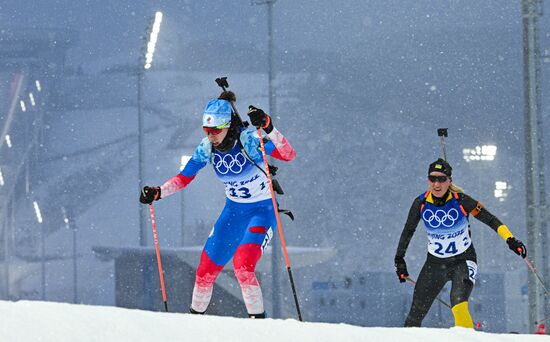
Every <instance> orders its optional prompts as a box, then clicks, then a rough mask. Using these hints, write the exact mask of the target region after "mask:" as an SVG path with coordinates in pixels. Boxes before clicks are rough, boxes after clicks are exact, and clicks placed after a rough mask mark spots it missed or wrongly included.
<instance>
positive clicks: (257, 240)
mask: <svg viewBox="0 0 550 342" xmlns="http://www.w3.org/2000/svg"><path fill="white" fill-rule="evenodd" d="M235 100H236V98H235V94H234V93H233V92H230V91H225V92H223V93H222V94H221V95H220V97H219V98H217V99H212V100H210V101H209V102H208V104H207V105H206V108H205V109H204V114H203V117H202V126H203V130H204V133H205V134H206V137H205V138H204V139H203V140H202V141H201V143H200V144H199V145H198V146H197V148H196V149H195V151H194V153H193V156H192V157H191V159H190V160H189V162H188V163H187V164H186V165H185V167H184V169H183V170H182V171H181V172H180V173H179V174H178V175H176V176H175V177H173V178H171V179H169V180H168V181H167V182H166V183H164V184H163V185H162V186H160V187H158V186H153V187H150V186H146V187H144V188H143V191H142V194H141V196H140V201H141V202H142V203H152V202H153V201H154V200H159V199H160V198H166V197H168V196H170V195H172V194H174V193H175V192H177V191H179V190H181V189H183V188H185V187H186V186H187V185H188V184H189V183H190V182H191V181H192V180H193V179H194V178H195V176H196V175H197V173H198V172H199V170H200V169H202V168H203V167H205V166H206V165H207V164H211V165H212V166H213V168H214V171H215V173H216V175H217V177H218V178H219V179H220V180H221V181H222V182H223V183H224V184H225V193H226V196H227V198H226V202H225V207H224V208H223V210H222V212H221V214H220V216H219V218H218V220H217V221H216V223H215V224H214V227H213V229H212V231H211V232H210V235H209V236H208V239H207V240H206V244H205V246H204V249H203V251H202V255H201V258H200V263H199V266H198V268H197V272H196V278H195V287H194V289H193V298H192V301H191V307H190V312H191V313H195V314H203V313H204V312H205V311H206V309H207V308H208V305H209V303H210V299H211V297H212V289H213V286H214V281H215V280H216V277H217V276H218V274H219V273H220V272H221V270H222V269H223V267H224V265H225V264H226V263H227V262H228V261H229V260H230V259H231V258H233V267H234V272H235V276H236V277H237V281H238V282H239V284H240V286H241V290H242V295H243V299H244V303H245V305H246V309H247V311H248V315H249V317H251V318H265V310H264V304H263V296H262V290H261V288H260V284H259V283H258V280H257V278H256V275H255V274H254V269H255V267H256V263H257V262H258V261H259V260H260V257H261V256H262V252H263V250H264V249H265V247H266V246H267V244H268V243H269V241H270V239H271V237H272V236H273V229H274V228H275V227H276V225H277V222H276V218H275V213H274V211H273V204H272V199H271V192H270V189H269V183H268V179H267V175H266V172H265V166H264V162H263V157H262V152H261V150H260V147H259V146H260V140H259V137H258V133H257V132H256V131H255V130H251V129H245V128H244V127H243V126H242V122H241V120H240V118H238V116H237V115H236V113H234V112H233V110H232V107H231V103H230V102H229V101H235ZM248 116H249V117H250V122H251V123H252V125H253V126H255V127H257V128H260V127H261V128H262V129H263V130H264V131H265V133H266V135H267V139H268V141H267V142H266V143H265V152H266V154H267V155H270V156H272V157H274V158H276V159H279V160H283V161H291V160H293V159H294V157H295V155H296V152H295V151H294V149H293V148H292V147H291V146H290V144H289V142H288V141H287V139H286V138H285V137H284V136H283V135H282V134H281V133H280V132H279V131H278V130H277V129H276V128H275V127H274V126H273V120H272V118H271V117H270V116H269V115H267V114H266V113H264V111H263V110H261V109H259V108H255V107H253V106H249V110H248Z"/></svg>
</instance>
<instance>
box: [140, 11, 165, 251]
mask: <svg viewBox="0 0 550 342" xmlns="http://www.w3.org/2000/svg"><path fill="white" fill-rule="evenodd" d="M161 22H162V12H156V13H155V16H154V17H153V19H152V24H151V25H150V26H149V28H148V29H147V35H146V37H147V39H148V41H147V44H146V45H145V50H146V52H145V56H141V57H140V59H139V66H138V73H137V112H138V164H139V165H138V184H139V190H140V191H141V189H143V160H144V156H143V152H144V148H143V139H144V133H143V113H142V110H141V101H142V99H141V98H142V94H141V93H142V83H143V76H144V70H148V69H150V68H151V66H152V64H153V57H154V54H155V48H156V44H157V39H158V34H159V32H160V23H161ZM147 209H148V208H147V206H145V205H142V204H139V245H140V246H147V229H146V227H145V223H146V222H147V218H146V217H147Z"/></svg>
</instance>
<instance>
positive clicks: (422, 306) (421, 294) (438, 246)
mask: <svg viewBox="0 0 550 342" xmlns="http://www.w3.org/2000/svg"><path fill="white" fill-rule="evenodd" d="M451 175H452V168H451V165H449V163H448V162H446V161H445V160H443V159H438V160H437V161H435V162H433V163H432V164H430V166H429V169H428V187H429V188H428V191H427V192H426V193H423V194H421V195H420V196H419V197H417V198H416V199H415V200H414V201H413V204H412V206H411V209H410V211H409V215H408V218H407V222H406V223H405V227H404V228H403V232H402V233H401V238H400V239H399V245H398V246H397V253H396V255H395V267H396V269H397V276H398V277H399V281H400V282H402V283H404V282H405V281H406V280H407V278H408V276H409V273H408V272H407V264H406V263H405V252H406V251H407V247H408V245H409V242H410V241H411V238H412V236H413V234H414V231H415V230H416V226H417V225H418V222H419V221H420V220H422V221H423V222H424V227H425V228H426V233H427V234H428V240H429V243H428V256H427V259H426V262H425V263H424V266H423V267H422V270H421V271H420V274H419V276H418V279H417V282H416V285H415V287H414V294H413V300H412V306H411V310H410V312H409V315H408V316H407V319H406V321H405V326H406V327H418V326H420V325H421V324H422V320H423V319H424V317H425V316H426V314H427V313H428V310H429V309H430V307H431V305H432V303H433V301H434V300H435V298H436V297H437V295H438V294H439V292H440V291H441V289H442V288H443V286H445V284H446V283H447V282H448V281H451V282H452V288H451V307H452V312H453V316H454V321H455V326H461V327H467V328H473V326H474V325H473V321H472V318H471V316H470V312H469V311H468V298H469V297H470V293H471V292H472V289H473V287H474V283H475V281H476V274H477V261H476V252H475V249H474V245H473V243H472V240H471V237H470V235H471V234H470V225H469V221H468V220H469V218H470V215H471V216H474V217H475V218H477V219H478V220H479V221H481V222H483V223H485V224H486V225H488V226H489V227H491V228H492V229H493V230H495V231H496V232H497V233H498V234H499V235H500V236H501V237H502V238H503V239H504V241H506V243H507V244H508V246H509V248H510V249H511V250H512V251H514V253H516V254H517V255H520V256H521V257H523V258H525V257H526V256H527V250H526V248H525V246H524V244H523V243H522V242H521V241H519V240H517V239H516V238H515V237H514V236H513V235H512V233H511V232H510V230H509V229H508V228H507V227H506V225H504V224H502V222H501V221H500V220H499V219H498V218H497V217H495V216H494V215H493V214H491V213H490V212H489V211H488V210H487V209H485V208H484V207H483V204H481V203H480V202H478V201H476V200H474V199H473V198H472V197H470V196H468V195H466V194H465V193H464V192H463V190H462V189H461V188H460V187H458V186H457V185H455V184H454V183H452V179H451Z"/></svg>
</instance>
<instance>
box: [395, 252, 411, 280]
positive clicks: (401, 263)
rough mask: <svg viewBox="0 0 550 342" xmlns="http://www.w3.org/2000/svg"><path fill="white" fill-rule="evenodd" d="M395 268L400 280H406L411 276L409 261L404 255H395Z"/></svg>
mask: <svg viewBox="0 0 550 342" xmlns="http://www.w3.org/2000/svg"><path fill="white" fill-rule="evenodd" d="M395 269H396V271H395V273H397V278H399V282H400V283H404V282H406V281H407V277H408V276H409V272H408V271H407V263H406V262H405V259H404V258H403V257H401V256H396V257H395Z"/></svg>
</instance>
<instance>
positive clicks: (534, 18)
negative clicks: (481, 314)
mask: <svg viewBox="0 0 550 342" xmlns="http://www.w3.org/2000/svg"><path fill="white" fill-rule="evenodd" d="M521 9H522V13H521V14H522V19H523V97H524V108H523V110H524V122H525V129H524V132H525V176H526V177H525V179H526V183H525V197H526V199H527V203H526V204H527V212H526V217H527V246H528V248H529V258H530V259H531V261H533V263H534V264H535V266H537V267H538V268H539V270H540V271H541V273H542V277H543V279H544V281H545V283H546V284H548V282H549V281H550V277H549V272H548V267H549V266H548V232H547V228H546V220H547V214H546V189H545V181H544V141H543V137H542V115H541V92H540V57H541V54H540V48H539V41H538V39H539V37H538V19H539V17H540V16H542V13H543V11H542V10H543V4H542V0H522V2H521ZM528 285H529V286H528V287H529V294H528V296H529V324H530V328H531V329H529V330H530V331H533V330H534V329H535V327H536V323H537V322H538V321H539V320H541V319H543V318H545V317H548V315H549V313H550V309H549V308H548V306H549V304H550V299H549V298H548V297H545V296H544V289H543V287H542V286H541V284H540V283H539V282H538V281H537V278H536V276H535V274H533V272H529V278H528Z"/></svg>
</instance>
